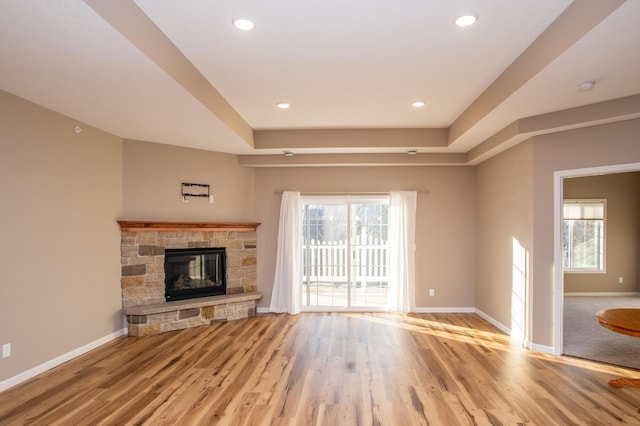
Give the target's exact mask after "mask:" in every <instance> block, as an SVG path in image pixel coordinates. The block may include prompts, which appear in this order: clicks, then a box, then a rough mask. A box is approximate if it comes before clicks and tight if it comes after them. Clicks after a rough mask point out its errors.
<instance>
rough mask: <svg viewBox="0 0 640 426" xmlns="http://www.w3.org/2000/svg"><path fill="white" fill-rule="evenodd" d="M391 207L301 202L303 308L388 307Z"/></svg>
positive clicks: (370, 202)
mask: <svg viewBox="0 0 640 426" xmlns="http://www.w3.org/2000/svg"><path fill="white" fill-rule="evenodd" d="M388 203H389V199H388V197H385V198H380V199H374V200H366V201H364V200H358V201H357V202H352V200H351V201H348V200H346V199H345V200H336V199H333V200H331V201H327V202H323V203H318V202H317V201H316V202H315V203H311V202H309V203H307V202H304V200H303V211H302V228H303V229H302V265H303V267H302V273H303V279H302V283H303V284H302V287H303V288H302V306H303V308H304V307H307V308H314V307H315V308H327V307H328V308H335V309H350V308H354V309H358V308H376V309H377V308H379V309H384V308H386V307H387V305H388V303H387V289H388V281H389V279H388V276H389V271H388V262H389V248H388V231H389V225H388V222H389V204H388Z"/></svg>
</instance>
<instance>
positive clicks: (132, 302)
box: [118, 221, 262, 336]
mask: <svg viewBox="0 0 640 426" xmlns="http://www.w3.org/2000/svg"><path fill="white" fill-rule="evenodd" d="M118 223H119V224H120V229H121V255H122V279H121V285H122V307H123V308H124V313H125V315H127V320H128V323H129V334H130V335H134V336H142V335H147V334H157V333H163V332H165V331H171V330H178V329H182V328H188V327H194V326H198V325H205V324H210V323H213V322H220V321H228V320H233V319H240V318H247V317H249V316H254V315H255V311H256V304H257V300H258V299H260V297H261V296H262V295H261V294H260V293H258V292H256V277H257V273H256V267H257V265H256V261H257V259H256V252H257V250H256V246H257V237H256V228H257V226H258V225H259V224H258V223H228V222H225V223H216V222H195V223H190V222H131V221H118ZM202 247H224V248H226V253H227V268H226V269H227V294H226V295H225V296H212V297H205V298H198V299H189V300H183V301H175V302H173V301H172V302H166V301H165V296H164V286H165V284H164V250H165V248H202Z"/></svg>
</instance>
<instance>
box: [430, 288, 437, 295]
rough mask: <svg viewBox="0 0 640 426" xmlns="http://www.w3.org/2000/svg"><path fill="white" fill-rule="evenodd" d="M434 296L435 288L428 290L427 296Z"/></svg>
mask: <svg viewBox="0 0 640 426" xmlns="http://www.w3.org/2000/svg"><path fill="white" fill-rule="evenodd" d="M435 295H436V289H435V288H430V289H429V296H435Z"/></svg>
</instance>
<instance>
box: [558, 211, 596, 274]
mask: <svg viewBox="0 0 640 426" xmlns="http://www.w3.org/2000/svg"><path fill="white" fill-rule="evenodd" d="M563 214H564V218H563V241H562V266H563V268H564V271H565V272H604V258H605V257H604V251H605V246H604V230H605V228H604V226H605V223H604V218H605V202H604V200H588V201H582V200H565V202H564V205H563Z"/></svg>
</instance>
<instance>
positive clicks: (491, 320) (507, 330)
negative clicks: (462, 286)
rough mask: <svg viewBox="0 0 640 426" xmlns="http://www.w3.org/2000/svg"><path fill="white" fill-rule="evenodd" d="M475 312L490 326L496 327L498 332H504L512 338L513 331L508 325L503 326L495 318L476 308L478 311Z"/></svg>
mask: <svg viewBox="0 0 640 426" xmlns="http://www.w3.org/2000/svg"><path fill="white" fill-rule="evenodd" d="M474 312H475V313H476V314H478V315H479V316H481V317H482V318H483V319H484V320H485V321H487V322H488V323H489V324H491V325H492V326H494V327H495V328H497V329H498V330H500V331H502V332H503V333H504V334H506V335H508V336H511V329H510V328H509V327H507V326H506V325H504V324H502V323H501V322H500V321H498V320H496V319H495V318H493V317H491V316H489V315H487V314H485V313H484V312H482V311H481V310H480V309H477V308H476V309H474Z"/></svg>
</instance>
